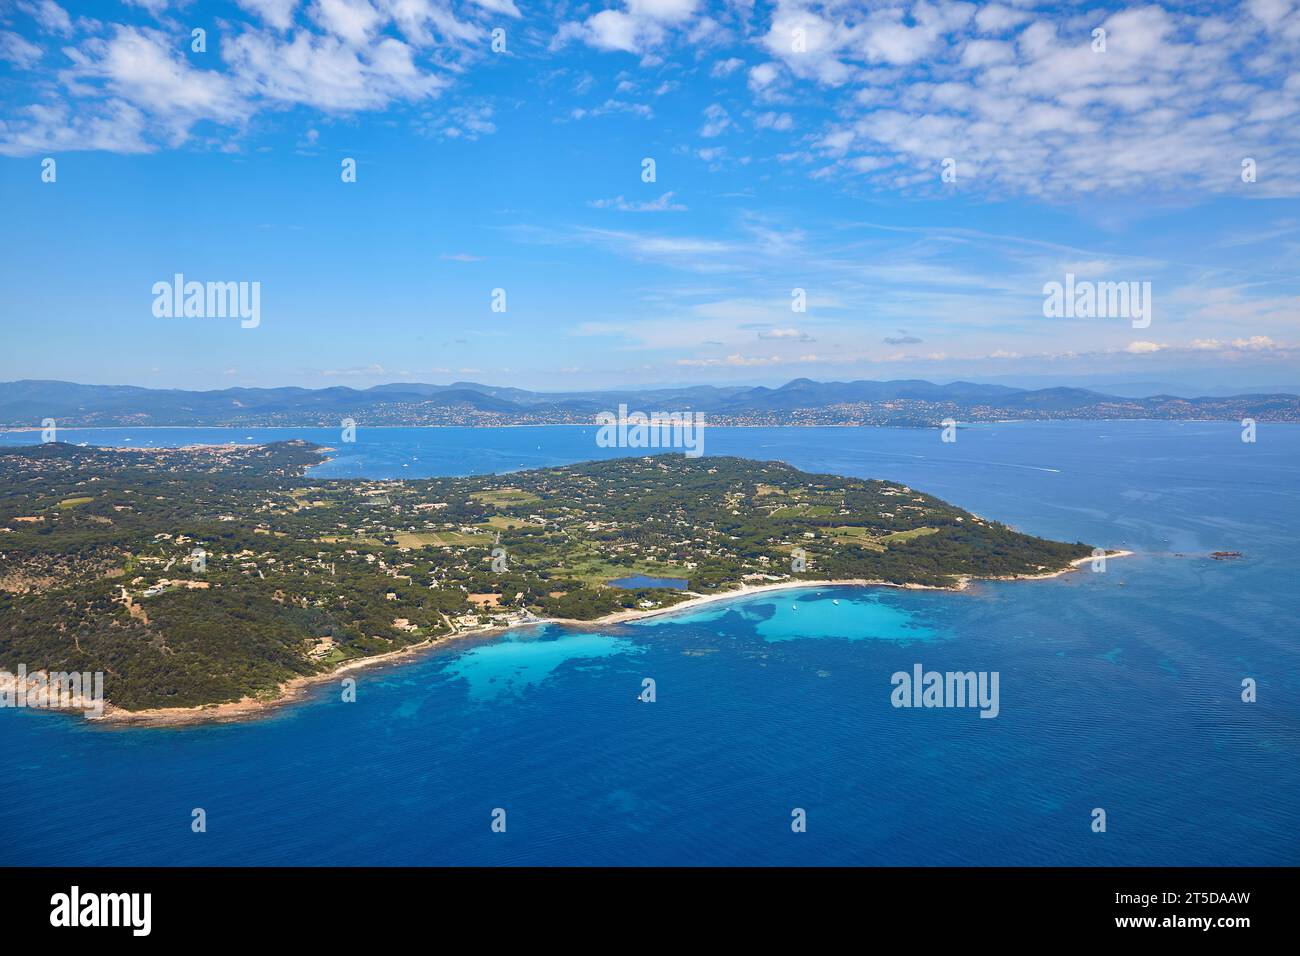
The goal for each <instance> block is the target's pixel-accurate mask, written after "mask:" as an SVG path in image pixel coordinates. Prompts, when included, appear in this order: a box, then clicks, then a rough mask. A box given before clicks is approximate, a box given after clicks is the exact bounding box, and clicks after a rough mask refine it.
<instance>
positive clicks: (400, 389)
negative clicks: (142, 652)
mask: <svg viewBox="0 0 1300 956" xmlns="http://www.w3.org/2000/svg"><path fill="white" fill-rule="evenodd" d="M620 405H626V406H627V409H628V411H629V412H636V411H640V412H647V413H652V412H657V411H661V412H678V411H690V412H703V413H704V414H705V416H706V419H705V420H706V422H707V423H709V424H714V425H914V426H919V425H935V424H938V423H940V422H942V421H944V420H946V419H949V418H951V419H955V420H956V421H958V422H971V421H1000V420H1008V419H1013V420H1031V419H1081V418H1082V419H1135V418H1158V419H1177V420H1198V419H1199V420H1225V421H1228V420H1231V421H1239V420H1241V419H1242V418H1254V419H1256V420H1258V421H1288V422H1295V421H1300V397H1298V396H1296V395H1292V394H1287V393H1271V394H1259V395H1235V396H1227V397H1224V396H1205V397H1201V398H1181V397H1178V396H1174V395H1153V396H1150V397H1148V398H1128V397H1122V396H1118V395H1106V394H1103V393H1101V392H1096V391H1091V390H1088V389H1082V388H1039V389H1024V388H1013V387H1010V386H1007V385H980V384H976V383H973V382H949V383H948V384H946V385H936V384H935V383H933V382H926V381H921V380H900V381H889V382H872V381H858V382H815V381H812V380H811V379H806V378H800V379H795V380H794V381H791V382H788V383H786V384H785V385H782V386H781V387H780V388H765V387H761V386H760V387H748V386H727V387H717V386H712V385H698V386H691V387H685V388H661V389H628V390H614V391H602V392H532V391H527V390H525V389H520V388H510V387H504V386H491V385H480V384H477V383H475V382H453V383H452V384H450V385H427V384H422V383H414V382H401V383H393V384H390V385H376V386H374V387H373V388H366V389H354V388H346V387H335V388H321V389H309V388H226V389H219V390H214V391H185V390H182V389H152V388H140V387H136V386H129V385H78V384H74V383H71V382H57V381H34V380H24V381H19V382H5V383H0V426H4V427H38V426H40V425H41V424H42V422H43V421H44V420H45V419H47V418H52V419H54V420H55V422H56V423H57V424H58V425H60V426H63V427H74V426H107V425H117V426H130V425H134V426H141V425H178V426H185V425H191V426H195V425H232V426H273V425H299V426H306V425H319V426H330V427H334V426H338V425H339V423H340V422H341V421H342V420H343V419H348V418H350V419H352V420H354V421H355V422H356V423H357V424H358V425H542V424H590V423H591V422H593V421H594V419H595V416H596V415H597V414H598V413H600V412H614V413H617V412H618V410H619V406H620Z"/></svg>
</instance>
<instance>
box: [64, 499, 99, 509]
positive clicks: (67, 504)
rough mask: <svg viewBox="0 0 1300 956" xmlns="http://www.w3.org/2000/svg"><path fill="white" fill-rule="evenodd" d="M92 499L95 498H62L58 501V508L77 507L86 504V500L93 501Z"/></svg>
mask: <svg viewBox="0 0 1300 956" xmlns="http://www.w3.org/2000/svg"><path fill="white" fill-rule="evenodd" d="M94 500H95V499H94V498H93V497H83V498H64V499H63V500H62V501H60V502H59V507H60V508H65V509H66V508H75V507H77V505H84V504H86V503H88V502H91V501H94Z"/></svg>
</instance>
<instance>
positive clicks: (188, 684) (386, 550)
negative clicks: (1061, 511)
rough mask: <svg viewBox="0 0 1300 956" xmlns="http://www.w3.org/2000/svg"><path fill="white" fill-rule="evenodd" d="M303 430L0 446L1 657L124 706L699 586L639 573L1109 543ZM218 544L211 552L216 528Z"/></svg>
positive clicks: (727, 476)
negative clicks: (391, 469) (222, 441)
mask: <svg viewBox="0 0 1300 956" xmlns="http://www.w3.org/2000/svg"><path fill="white" fill-rule="evenodd" d="M320 459H321V451H320V450H319V449H317V448H316V447H315V446H312V445H309V444H307V443H304V442H279V443H275V444H271V445H265V446H251V447H249V446H220V447H200V448H188V449H166V450H157V451H155V450H149V451H144V450H117V449H94V448H79V447H74V446H72V445H68V444H63V443H50V444H43V445H36V446H30V447H25V448H17V449H6V450H3V451H0V668H4V669H8V670H10V671H12V670H14V669H15V668H16V667H17V665H18V664H19V663H24V664H26V665H27V668H28V670H29V671H31V670H36V669H39V668H48V669H51V670H79V671H86V670H89V671H103V672H104V673H105V687H106V692H107V696H108V697H109V699H110V700H111V701H112V702H113V703H114V704H116V705H118V706H120V707H124V708H126V709H131V710H134V709H141V708H147V707H168V706H195V705H199V704H206V703H216V702H222V701H228V700H236V699H239V698H240V697H243V696H246V695H270V694H274V692H275V691H276V688H277V687H278V686H279V685H280V684H281V683H282V682H283V681H284V680H286V679H288V678H290V677H293V676H296V675H306V674H312V673H318V672H321V671H324V670H327V669H330V668H332V667H335V666H337V665H338V664H339V663H340V662H342V661H345V660H349V659H353V658H358V657H363V656H368V655H373V654H377V653H383V652H386V651H392V650H395V649H399V648H401V647H404V646H408V645H411V644H416V643H422V642H426V641H429V640H431V639H439V638H443V637H446V636H450V635H452V634H455V633H460V632H465V631H472V630H477V629H483V628H486V627H490V626H494V625H495V626H499V625H502V624H510V623H518V622H520V621H523V620H527V619H529V618H530V617H531V616H534V615H535V616H538V617H554V618H572V619H580V620H591V619H593V618H597V617H600V616H602V615H605V614H609V613H611V612H614V611H619V610H622V609H650V608H655V607H662V606H666V605H669V604H672V603H675V602H678V601H681V600H684V599H686V598H687V597H689V596H690V595H689V594H683V593H682V592H679V591H673V590H667V589H631V590H629V589H623V588H617V587H611V586H608V585H607V584H606V582H607V581H609V580H611V579H614V578H620V577H624V576H626V575H629V574H645V575H650V576H654V577H668V578H685V579H687V580H688V581H689V582H690V584H689V590H690V592H692V593H696V594H700V593H712V592H716V591H719V590H728V589H730V588H734V587H736V586H738V585H739V584H741V583H745V582H749V583H761V582H766V581H776V580H789V579H792V578H793V579H800V578H802V579H808V580H826V579H832V580H847V579H859V578H862V579H869V580H881V581H888V582H892V583H898V584H905V583H914V584H924V585H932V586H948V585H952V584H954V583H955V582H956V581H957V580H959V579H960V578H961V577H962V576H967V575H969V576H1003V575H1023V574H1038V573H1043V572H1046V571H1054V570H1059V569H1061V568H1063V567H1065V566H1067V564H1068V563H1069V562H1070V561H1071V560H1073V559H1076V558H1079V557H1083V556H1086V555H1088V554H1089V553H1090V551H1091V548H1090V547H1089V546H1087V545H1084V544H1063V543H1059V542H1054V541H1047V540H1044V539H1042V538H1036V537H1031V536H1028V535H1023V534H1020V533H1018V532H1015V531H1012V530H1011V529H1010V528H1008V527H1006V526H1005V525H1002V524H999V523H997V522H994V521H990V520H987V519H984V518H981V517H977V516H975V515H972V514H971V513H969V512H966V511H963V510H961V509H959V508H955V507H953V506H951V505H949V504H947V503H945V502H943V501H940V500H939V499H937V498H933V497H931V496H929V495H925V494H923V493H920V492H917V491H914V490H912V489H910V488H907V487H906V486H904V485H900V484H897V483H891V482H887V481H863V480H859V479H850V478H840V477H836V476H832V475H812V474H806V473H804V472H800V471H798V470H796V469H794V468H791V467H790V466H788V465H785V464H782V463H779V462H755V461H749V460H745V459H739V458H708V457H705V458H697V459H690V458H686V457H684V456H681V455H670V454H663V455H657V456H654V457H648V458H623V459H617V460H613V461H603V462H592V463H587V464H581V465H573V466H569V467H564V468H549V469H541V470H537V471H528V472H519V473H515V474H510V475H502V476H477V477H470V478H439V479H429V480H420V481H401V482H398V481H319V480H314V479H312V478H310V477H307V476H306V475H305V472H306V470H307V468H308V467H309V466H310V465H312V464H315V463H317V462H319V461H320ZM196 550H197V551H198V556H196V554H195V552H196Z"/></svg>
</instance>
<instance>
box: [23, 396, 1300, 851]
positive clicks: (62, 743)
mask: <svg viewBox="0 0 1300 956" xmlns="http://www.w3.org/2000/svg"><path fill="white" fill-rule="evenodd" d="M594 431H595V430H594V429H593V428H586V429H584V428H580V427H573V428H518V429H483V430H476V429H364V428H363V429H361V430H359V432H358V435H357V437H358V441H357V443H356V444H355V445H342V444H340V443H339V442H338V434H337V432H336V431H333V430H325V429H319V430H317V429H242V430H225V429H166V430H157V429H155V430H140V429H95V430H68V431H65V432H63V433H62V434H61V436H60V437H61V438H63V439H64V440H68V441H74V442H81V441H86V442H90V443H92V444H133V445H137V446H147V445H148V444H150V443H154V444H185V443H190V442H196V441H228V440H231V439H232V438H234V439H236V440H242V439H244V437H245V436H249V438H248V440H250V441H265V440H269V439H272V438H285V437H304V438H309V439H312V440H315V441H319V442H322V443H324V444H328V445H332V446H334V447H336V448H338V449H339V451H338V452H337V453H336V457H335V458H334V459H333V460H332V461H330V462H329V463H327V464H326V465H324V466H322V467H321V468H319V469H318V470H317V474H319V475H320V476H322V477H353V476H371V477H381V476H382V477H419V476H427V475H445V474H469V473H479V472H487V471H492V472H500V471H509V470H514V469H518V468H531V467H538V466H545V465H555V464H563V463H568V462H573V461H581V460H587V459H591V458H597V457H606V456H608V455H610V454H619V453H621V454H629V453H639V452H634V451H625V452H618V451H616V450H612V449H600V448H597V447H595V443H594ZM1239 434H1240V429H1239V428H1238V427H1237V426H1235V425H1232V424H1226V423H1225V424H1210V423H1187V424H1180V423H1169V422H1104V423H1032V424H1031V423H1022V424H1014V425H987V426H979V427H973V428H967V429H963V430H962V431H961V432H960V433H959V437H958V441H957V442H956V443H955V444H943V443H941V441H940V439H939V434H938V432H937V430H936V431H922V430H902V429H834V428H827V429H726V428H711V429H708V431H707V432H706V444H705V451H706V453H707V454H709V455H715V454H739V455H745V456H747V457H753V458H777V459H781V460H784V461H787V462H790V463H791V464H793V465H796V466H798V467H801V468H804V469H808V470H814V471H824V472H834V473H839V474H846V475H858V476H864V477H883V478H889V479H895V480H900V481H904V482H907V483H908V484H910V485H912V486H913V487H916V488H919V489H922V490H925V491H928V492H931V493H934V494H937V495H939V496H941V497H943V498H946V499H947V500H949V501H952V502H954V503H955V504H958V505H961V506H963V507H966V508H969V509H970V510H972V511H975V512H977V513H979V514H982V515H986V516H989V517H992V518H997V519H999V520H1003V521H1006V522H1008V523H1009V524H1011V525H1013V526H1015V527H1017V528H1019V529H1020V530H1023V531H1028V532H1033V533H1037V534H1042V535H1047V536H1050V537H1055V538H1063V539H1068V540H1084V541H1087V542H1089V543H1092V544H1096V545H1103V546H1106V547H1111V548H1117V547H1123V548H1127V549H1130V550H1133V551H1136V552H1137V554H1136V555H1135V556H1134V557H1131V558H1125V559H1122V560H1114V561H1111V562H1110V563H1109V566H1108V568H1107V570H1106V571H1105V573H1100V574H1098V573H1091V572H1088V571H1083V572H1079V573H1074V574H1069V575H1066V576H1063V577H1060V578H1056V579H1052V580H1043V581H1032V582H992V583H983V584H980V585H978V586H977V587H975V588H974V589H972V590H970V591H968V592H966V593H960V594H958V593H947V592H917V591H900V590H896V589H887V588H871V589H861V588H828V589H823V590H821V591H820V592H819V591H816V590H811V589H805V590H800V591H785V592H779V593H777V594H775V595H760V596H756V597H751V598H748V599H743V600H738V601H733V602H728V603H720V604H714V605H707V606H704V607H702V608H698V609H695V610H694V611H686V612H682V613H680V614H678V615H676V616H667V617H663V618H657V619H653V620H649V621H642V622H636V623H629V624H621V625H616V626H611V627H604V628H595V629H586V630H581V629H563V628H558V627H553V626H542V627H536V628H533V629H530V630H527V631H518V632H515V633H513V634H511V635H509V636H506V637H500V638H492V639H480V640H477V641H474V642H470V643H465V644H460V645H456V646H453V647H450V648H446V649H443V650H440V651H435V652H431V653H429V654H428V655H426V656H424V657H422V658H420V659H419V660H417V661H415V662H412V663H406V664H402V665H399V666H389V667H383V668H378V669H374V670H363V671H360V672H357V673H356V674H355V675H354V676H356V677H357V678H358V682H359V686H358V699H357V702H356V703H343V702H341V701H340V699H339V693H338V689H337V687H334V686H332V685H331V686H329V687H323V688H320V689H318V691H317V692H316V693H315V694H314V695H313V696H312V698H311V699H310V700H308V701H306V702H304V703H302V704H298V705H294V706H291V707H288V708H285V709H283V710H281V711H279V712H278V713H277V714H276V715H275V716H272V717H270V718H268V719H265V720H262V721H259V722H254V723H247V724H238V725H227V726H214V727H203V728H189V729H174V730H159V729H146V730H141V729H135V730H107V729H103V728H97V727H93V726H90V725H88V724H86V723H85V722H83V721H81V720H79V719H75V718H71V717H66V716H61V715H53V714H48V713H40V712H32V711H18V710H0V864H71V865H82V864H275V863H282V864H363V863H384V864H521V863H526V864H628V865H634V864H710V863H718V864H921V865H926V864H1088V865H1094V864H1095V865H1102V864H1157V865H1158V864H1189V865H1197V864H1224V865H1237V864H1243V865H1244V864H1296V863H1300V836H1298V834H1300V633H1298V632H1297V626H1296V621H1297V614H1296V611H1297V607H1298V606H1300V587H1297V570H1296V568H1297V560H1298V556H1297V548H1296V543H1297V539H1298V538H1300V503H1298V502H1297V496H1296V487H1297V483H1298V480H1300V427H1292V426H1281V425H1274V426H1270V425H1264V426H1261V428H1260V431H1259V439H1258V442H1257V443H1255V444H1244V443H1242V442H1241V441H1240V439H1239ZM37 437H38V435H37V433H31V432H26V433H7V434H5V433H0V443H6V444H13V443H22V442H29V441H33V440H35V439H36V438H37ZM127 439H130V441H127ZM1220 549H1223V550H1236V551H1241V552H1243V553H1244V557H1243V558H1241V559H1240V560H1237V561H1225V562H1218V561H1214V560H1212V559H1210V558H1209V557H1208V552H1210V551H1213V550H1220ZM836 602H838V603H836ZM916 663H920V664H922V665H923V666H924V667H925V669H927V670H938V671H947V670H977V671H997V672H999V674H1000V712H999V714H998V716H997V717H996V718H995V719H981V718H980V717H979V712H978V711H977V710H974V709H956V708H954V709H896V708H894V707H892V706H891V705H890V692H891V690H892V689H893V688H892V686H891V684H890V676H891V674H893V673H894V672H895V671H900V670H902V671H910V670H911V668H912V666H913V665H914V664H916ZM645 677H651V678H653V679H654V681H655V687H656V700H655V702H654V703H644V702H642V701H641V700H639V699H638V694H639V693H640V692H641V689H642V680H643V678H645ZM1244 677H1252V678H1254V679H1255V680H1256V681H1257V682H1258V693H1259V699H1258V702H1256V703H1253V704H1247V703H1243V702H1242V701H1241V698H1240V694H1241V681H1242V679H1243V678H1244ZM196 807H202V808H203V809H204V810H206V812H207V819H208V832H206V833H203V834H196V833H193V832H191V829H190V820H191V811H192V809H193V808H196ZM1097 807H1101V808H1104V809H1105V811H1106V814H1107V832H1105V833H1093V832H1092V831H1091V829H1090V824H1091V822H1092V816H1091V813H1092V810H1093V808H1097ZM495 808H503V809H505V810H506V812H507V818H506V819H507V828H506V832H505V833H493V832H492V830H491V826H490V824H491V819H492V817H491V815H492V811H493V810H494V809H495ZM794 808H802V809H804V810H805V811H806V812H807V821H808V824H807V832H806V833H794V832H792V831H791V827H790V821H791V811H792V809H794Z"/></svg>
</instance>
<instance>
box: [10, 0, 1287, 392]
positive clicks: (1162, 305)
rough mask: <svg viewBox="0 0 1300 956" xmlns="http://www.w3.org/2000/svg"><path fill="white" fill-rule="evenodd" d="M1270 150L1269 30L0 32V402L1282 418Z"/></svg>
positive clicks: (578, 19) (643, 24) (1241, 9)
mask: <svg viewBox="0 0 1300 956" xmlns="http://www.w3.org/2000/svg"><path fill="white" fill-rule="evenodd" d="M195 31H202V32H201V33H198V34H196V33H195ZM1298 120H1300V0H1248V2H1243V3H1240V4H1236V5H1234V4H1225V3H1201V2H1196V0H1190V2H1166V3H1165V4H1163V5H1160V4H1133V5H1128V4H1120V3H1051V4H1049V3H1039V2H1033V0H1023V2H1022V0H1015V2H1004V3H999V4H969V3H948V2H929V0H917V2H908V0H903V2H880V3H875V2H853V3H846V2H837V0H826V2H816V0H777V2H775V3H767V2H758V0H748V2H746V0H724V2H712V3H706V2H703V0H612V2H608V0H600V2H595V3H569V2H556V3H551V2H540V0H538V2H530V0H467V2H458V0H455V2H454V0H237V2H235V0H231V2H217V0H212V2H209V0H97V2H62V0H60V2H56V0H0V211H2V213H3V214H2V216H0V241H2V242H3V246H2V249H3V255H0V328H2V329H3V333H4V339H3V341H4V348H3V349H2V350H0V380H6V381H8V380H16V379H25V378H35V379H64V380H69V381H78V382H89V383H101V384H133V385H146V386H152V387H179V388H196V389H208V388H224V387H229V386H278V385H300V386H308V387H326V386H335V385H346V386H351V387H366V386H370V385H374V384H379V383H384V382H394V381H423V382H440V383H441V382H451V381H456V380H473V381H480V382H485V383H489V384H495V385H515V386H519V387H524V388H533V389H541V390H573V389H587V388H608V387H616V386H628V385H639V386H642V385H680V384H706V383H707V384H767V385H777V384H781V383H783V382H786V381H789V380H790V379H794V378H800V377H808V378H814V379H818V380H847V379H860V378H871V379H894V378H924V379H929V380H932V381H951V380H953V379H966V380H973V381H995V382H1006V383H1010V384H1032V385H1045V384H1080V385H1091V386H1099V385H1115V386H1116V387H1117V388H1122V387H1132V388H1135V389H1137V390H1138V391H1141V390H1142V389H1143V388H1145V387H1146V386H1147V385H1152V386H1161V385H1171V384H1173V385H1176V386H1178V387H1181V388H1183V389H1185V390H1186V389H1192V390H1200V391H1203V392H1206V393H1209V392H1212V391H1215V390H1219V391H1222V390H1242V391H1244V390H1250V389H1259V388H1269V387H1288V388H1297V387H1300V362H1298V361H1297V358H1298V353H1297V348H1298V347H1300V204H1298V202H1297V200H1298V199H1300V122H1298ZM648 160H650V161H653V176H650V175H649V171H648V170H647V161H648ZM349 163H354V164H355V181H345V180H347V179H348V178H349V177H348V176H347V175H346V173H347V169H348V168H349ZM177 274H181V275H183V276H184V277H185V280H186V281H197V282H201V283H207V282H247V283H250V284H251V283H257V284H258V289H259V294H260V300H259V304H260V308H259V313H258V321H257V323H256V325H255V326H253V327H244V326H245V325H246V324H247V323H241V322H240V321H239V320H238V319H237V318H235V319H232V318H230V317H221V316H205V315H198V316H196V315H188V316H186V315H181V316H175V315H173V316H166V315H161V316H160V315H158V314H156V313H157V311H158V309H157V308H156V301H155V300H156V295H155V286H156V284H157V283H160V282H168V283H169V282H172V281H173V277H174V276H175V275H177ZM1067 275H1071V276H1073V277H1074V281H1075V282H1076V283H1137V284H1138V285H1137V286H1136V288H1137V289H1139V290H1140V289H1142V288H1143V286H1142V284H1143V283H1150V285H1149V286H1147V287H1146V288H1148V289H1149V290H1150V291H1149V297H1150V303H1151V306H1152V308H1151V310H1150V313H1149V316H1148V318H1149V321H1146V320H1143V321H1139V320H1138V319H1131V318H1130V317H1129V316H1127V315H1121V316H1114V315H1074V316H1062V315H1055V316H1049V315H1046V314H1045V309H1044V302H1045V298H1046V295H1045V288H1046V287H1048V285H1049V284H1050V283H1054V282H1055V283H1062V284H1064V283H1065V282H1066V281H1067V280H1066V276H1067ZM250 288H251V285H250ZM498 290H499V291H498ZM494 304H495V305H496V306H497V308H496V309H494ZM502 304H504V310H501V308H500V307H501V306H502ZM800 304H802V305H803V306H804V307H803V308H802V309H799V308H798V307H799V305H800Z"/></svg>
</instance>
